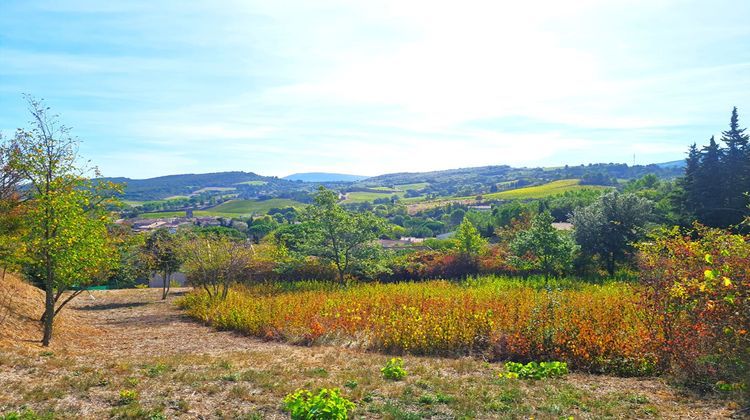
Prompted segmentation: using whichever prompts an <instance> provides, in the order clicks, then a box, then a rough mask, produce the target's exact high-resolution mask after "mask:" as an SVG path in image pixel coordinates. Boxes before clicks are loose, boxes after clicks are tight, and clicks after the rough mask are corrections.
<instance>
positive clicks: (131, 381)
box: [0, 277, 732, 419]
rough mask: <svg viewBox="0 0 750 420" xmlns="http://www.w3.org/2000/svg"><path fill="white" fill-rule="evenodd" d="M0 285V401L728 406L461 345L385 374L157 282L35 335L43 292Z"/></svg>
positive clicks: (473, 407)
mask: <svg viewBox="0 0 750 420" xmlns="http://www.w3.org/2000/svg"><path fill="white" fill-rule="evenodd" d="M0 286H1V287H2V289H0V321H2V326H0V333H1V334H2V337H1V338H0V383H2V384H3V386H2V387H0V414H3V413H4V414H8V413H12V412H22V411H23V410H32V411H33V412H35V413H36V415H38V416H40V417H41V418H45V417H47V418H49V417H52V416H54V418H91V419H100V418H151V419H159V418H257V419H261V418H262V419H266V418H268V419H273V418H287V415H286V413H284V412H283V411H282V408H281V400H282V399H283V397H284V396H285V395H286V394H288V393H290V392H293V391H294V390H296V389H298V388H309V389H316V388H320V387H339V388H341V389H342V393H343V394H344V395H345V396H347V397H348V398H349V399H351V400H352V401H354V402H355V403H356V405H357V408H356V410H355V412H354V417H355V418H388V419H418V418H435V419H442V418H445V419H449V418H488V419H489V418H536V419H546V418H550V419H558V418H569V417H570V416H572V417H574V418H597V419H598V418H648V417H653V418H722V417H727V416H728V415H729V414H730V413H731V408H732V407H731V406H730V405H729V404H728V403H727V402H726V401H722V400H718V399H712V398H708V397H698V396H696V395H693V394H691V393H689V392H687V391H684V390H681V389H678V388H675V387H671V386H669V385H667V384H666V383H665V382H664V381H663V380H661V379H656V378H649V379H636V378H616V377H609V376H596V375H587V374H582V373H573V374H570V375H568V376H567V377H565V378H562V379H550V380H541V381H522V380H515V379H500V378H498V376H497V373H498V372H499V371H501V366H500V365H499V364H490V363H486V362H484V361H482V360H477V359H472V358H457V359H453V358H437V357H410V356H406V357H404V360H405V367H406V369H407V371H408V372H409V375H408V376H407V378H406V379H405V380H403V381H399V382H393V381H387V380H385V379H383V378H382V377H381V375H380V367H381V366H383V364H384V363H385V362H386V360H387V359H388V356H387V355H384V354H379V353H369V352H365V351H362V350H355V349H347V348H340V347H333V346H316V347H301V346H292V345H287V344H283V343H274V342H266V341H262V340H260V339H257V338H251V337H245V336H242V335H238V334H236V333H232V332H220V331H216V330H214V329H212V328H210V327H207V326H203V325H201V324H198V323H196V322H194V321H192V320H190V319H188V318H187V317H185V316H184V315H183V314H182V313H181V312H180V310H179V309H177V308H176V306H175V305H174V299H175V296H173V297H171V298H170V299H169V300H167V301H160V300H159V296H158V294H159V291H157V290H118V291H97V292H93V293H92V294H91V295H87V294H85V293H84V294H83V295H81V296H80V297H79V298H78V299H77V301H74V303H73V304H72V307H71V308H70V309H69V310H68V311H67V314H66V315H65V316H64V317H63V318H62V319H61V322H60V324H59V326H58V328H57V331H56V333H57V336H56V337H55V340H54V342H53V345H52V347H51V348H49V349H45V348H42V347H41V346H40V345H39V344H38V342H36V341H34V340H37V339H38V337H40V335H41V334H40V333H39V331H38V326H37V324H36V321H35V320H34V318H35V317H36V316H37V315H38V314H37V312H38V311H39V306H38V305H39V304H40V302H41V300H40V299H41V293H39V292H38V291H36V290H34V289H32V288H30V287H29V286H27V285H25V284H22V283H21V282H19V281H18V280H16V279H15V278H12V277H11V278H9V279H8V280H6V281H5V282H3V284H2V285H0ZM8 292H10V293H8ZM185 292H186V290H178V291H177V293H176V295H179V294H183V293H185ZM9 309H10V311H9ZM123 391H126V392H125V394H126V395H127V394H129V395H130V396H131V397H133V398H122V395H121V392H123ZM128 391H135V392H130V393H129V392H128ZM0 418H1V417H0Z"/></svg>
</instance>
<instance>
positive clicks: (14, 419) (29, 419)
mask: <svg viewBox="0 0 750 420" xmlns="http://www.w3.org/2000/svg"><path fill="white" fill-rule="evenodd" d="M51 418H53V415H52V414H47V415H39V414H37V413H36V412H35V411H34V410H32V409H30V408H24V409H22V410H21V411H11V412H9V413H5V414H0V420H41V419H51Z"/></svg>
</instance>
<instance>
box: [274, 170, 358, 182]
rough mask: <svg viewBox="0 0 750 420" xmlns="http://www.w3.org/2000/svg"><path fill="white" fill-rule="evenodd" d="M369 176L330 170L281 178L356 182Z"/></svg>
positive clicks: (304, 180) (306, 180) (307, 180)
mask: <svg viewBox="0 0 750 420" xmlns="http://www.w3.org/2000/svg"><path fill="white" fill-rule="evenodd" d="M367 178H368V177H366V176H362V175H349V174H337V173H330V172H302V173H296V174H291V175H287V176H285V177H283V178H281V179H286V180H289V181H302V182H356V181H361V180H363V179H367Z"/></svg>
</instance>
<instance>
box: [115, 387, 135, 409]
mask: <svg viewBox="0 0 750 420" xmlns="http://www.w3.org/2000/svg"><path fill="white" fill-rule="evenodd" d="M136 401H138V391H136V390H134V389H123V390H122V391H120V399H119V403H120V405H128V404H130V403H134V402H136Z"/></svg>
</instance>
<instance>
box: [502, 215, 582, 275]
mask: <svg viewBox="0 0 750 420" xmlns="http://www.w3.org/2000/svg"><path fill="white" fill-rule="evenodd" d="M554 220H555V219H554V218H553V217H552V215H551V214H549V213H546V212H545V213H539V214H538V215H537V216H536V217H534V219H533V220H532V221H531V227H530V228H529V229H528V230H524V231H521V232H519V233H518V235H517V236H516V238H515V239H514V240H513V242H511V250H512V251H513V252H514V253H515V254H516V256H517V257H519V258H520V259H521V261H524V262H525V263H526V264H525V265H527V268H530V269H534V270H540V271H542V272H543V273H544V278H545V279H549V278H550V276H551V275H552V274H556V273H557V274H562V273H564V272H565V271H567V270H568V269H569V268H570V266H571V264H572V263H573V256H574V254H575V252H576V248H577V247H576V244H575V241H573V238H572V237H571V236H570V234H568V233H567V232H563V231H560V230H557V229H556V228H555V227H554V226H552V222H554Z"/></svg>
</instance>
